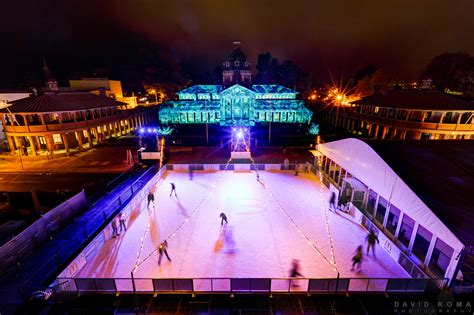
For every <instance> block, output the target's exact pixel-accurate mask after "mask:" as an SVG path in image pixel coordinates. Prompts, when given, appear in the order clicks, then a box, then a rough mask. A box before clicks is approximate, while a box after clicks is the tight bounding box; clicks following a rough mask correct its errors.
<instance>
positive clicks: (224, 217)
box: [219, 212, 228, 225]
mask: <svg viewBox="0 0 474 315" xmlns="http://www.w3.org/2000/svg"><path fill="white" fill-rule="evenodd" d="M219 218H221V225H224V222H225V224H226V225H227V223H228V222H227V216H226V215H225V213H224V212H221V214H220V215H219Z"/></svg>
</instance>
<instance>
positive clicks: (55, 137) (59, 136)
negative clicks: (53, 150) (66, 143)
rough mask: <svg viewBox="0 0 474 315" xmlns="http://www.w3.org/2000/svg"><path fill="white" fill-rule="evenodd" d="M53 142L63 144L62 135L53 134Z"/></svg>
mask: <svg viewBox="0 0 474 315" xmlns="http://www.w3.org/2000/svg"><path fill="white" fill-rule="evenodd" d="M53 141H54V143H63V141H62V139H61V135H60V134H58V133H55V134H53Z"/></svg>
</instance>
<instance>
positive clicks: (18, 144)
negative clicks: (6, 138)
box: [13, 136, 24, 155]
mask: <svg viewBox="0 0 474 315" xmlns="http://www.w3.org/2000/svg"><path fill="white" fill-rule="evenodd" d="M13 140H15V145H16V149H17V150H18V151H19V152H20V154H23V151H22V150H21V149H22V147H23V146H22V145H21V140H20V139H19V138H18V136H13ZM23 155H24V154H23Z"/></svg>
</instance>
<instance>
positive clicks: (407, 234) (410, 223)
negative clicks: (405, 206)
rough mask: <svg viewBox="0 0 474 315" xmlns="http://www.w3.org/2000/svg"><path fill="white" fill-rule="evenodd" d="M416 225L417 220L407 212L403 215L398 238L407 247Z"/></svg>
mask: <svg viewBox="0 0 474 315" xmlns="http://www.w3.org/2000/svg"><path fill="white" fill-rule="evenodd" d="M414 227H415V220H413V219H412V218H410V217H409V216H407V215H406V214H404V215H403V220H402V226H401V227H400V232H399V233H398V240H399V241H400V243H402V244H403V245H404V246H405V247H406V248H408V245H409V244H410V239H411V235H412V233H413V229H414Z"/></svg>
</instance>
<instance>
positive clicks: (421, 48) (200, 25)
mask: <svg viewBox="0 0 474 315" xmlns="http://www.w3.org/2000/svg"><path fill="white" fill-rule="evenodd" d="M0 8H1V9H0V11H1V15H2V18H1V19H0V37H1V43H2V44H1V49H0V66H1V68H0V69H1V70H0V71H1V72H2V75H1V78H0V88H2V87H13V86H17V85H18V84H19V83H20V82H21V81H22V80H23V79H24V78H25V77H32V76H33V77H35V76H38V75H39V76H41V69H42V58H46V59H47V61H48V63H49V64H50V68H51V71H52V72H53V74H55V75H56V76H58V77H59V78H60V79H61V78H62V79H65V78H67V77H68V76H69V75H70V74H71V73H76V74H77V73H78V72H81V71H82V72H84V75H87V74H88V73H87V72H88V71H89V72H90V71H91V69H97V68H101V67H104V68H107V71H109V73H114V71H110V69H111V68H112V70H113V68H114V67H117V64H121V65H122V66H123V65H124V64H126V63H127V62H132V61H131V57H130V56H132V55H134V54H135V53H136V51H137V50H138V49H140V48H141V47H146V46H148V47H154V48H155V49H158V50H159V51H160V54H161V55H162V56H166V57H164V58H165V59H166V58H170V59H172V60H173V61H175V62H177V63H181V62H186V63H188V64H192V65H193V71H195V72H204V71H212V69H213V68H214V67H215V66H216V65H219V64H220V63H221V61H222V59H223V58H224V57H225V56H226V55H227V54H228V53H229V52H230V50H231V49H232V41H233V40H235V39H238V40H240V41H242V46H243V51H244V52H245V53H246V55H247V57H248V58H250V60H251V61H252V63H253V64H254V65H255V63H256V59H257V55H258V54H259V53H264V52H267V51H268V52H270V53H271V54H272V55H274V56H275V57H277V58H278V60H279V61H283V60H286V59H291V60H293V61H294V62H296V63H297V64H298V65H299V66H300V67H301V68H303V69H304V70H305V71H307V72H311V73H313V75H314V76H315V77H317V78H321V79H325V78H327V75H328V71H331V73H333V74H334V75H335V76H340V75H341V73H343V75H349V74H350V73H352V72H353V71H355V70H357V69H358V68H360V67H363V66H366V65H369V64H373V65H376V66H377V67H380V68H383V69H384V70H385V71H386V72H387V73H389V74H390V75H391V76H392V77H393V78H397V79H412V78H416V77H417V76H418V75H419V74H420V71H421V70H422V68H423V66H424V65H426V63H427V62H429V60H430V59H431V58H433V57H434V56H436V55H438V54H441V53H443V52H457V51H463V52H467V53H470V54H474V40H473V37H472V34H474V18H473V15H474V1H472V0H443V1H440V0H416V1H413V0H410V1H408V0H393V1H392V0H385V1H376V0H365V1H364V0H356V1H350V0H346V1H318V0H304V1H303V0H301V1H298V0H296V1H281V0H278V1H277V0H270V1H266V0H258V1H243V0H238V1H228V0H225V1H216V0H214V1H212V0H206V1H204V0H201V1H178V0H173V1H171V0H166V1H160V0H146V1H145V0H117V1H107V0H82V1H76V0H62V1H48V0H42V1H41V0H19V1H10V0H7V1H2V2H1V4H0ZM254 72H255V69H254Z"/></svg>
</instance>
